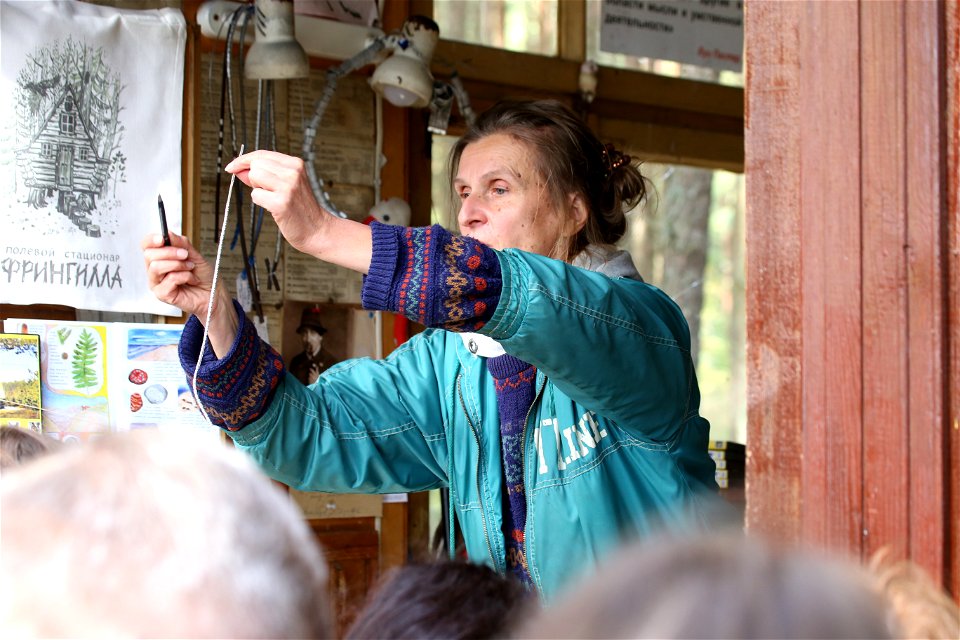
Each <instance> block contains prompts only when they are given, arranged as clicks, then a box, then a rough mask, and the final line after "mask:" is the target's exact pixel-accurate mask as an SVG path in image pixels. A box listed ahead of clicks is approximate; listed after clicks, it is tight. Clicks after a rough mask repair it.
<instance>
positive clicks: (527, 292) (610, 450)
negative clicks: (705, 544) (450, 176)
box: [181, 226, 716, 600]
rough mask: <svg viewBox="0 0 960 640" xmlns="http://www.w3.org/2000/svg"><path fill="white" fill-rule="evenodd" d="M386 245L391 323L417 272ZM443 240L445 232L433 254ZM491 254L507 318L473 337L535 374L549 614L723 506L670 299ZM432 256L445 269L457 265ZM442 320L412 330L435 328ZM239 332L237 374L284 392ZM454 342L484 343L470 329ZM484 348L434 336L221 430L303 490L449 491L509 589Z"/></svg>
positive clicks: (684, 340) (532, 460)
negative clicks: (631, 541)
mask: <svg viewBox="0 0 960 640" xmlns="http://www.w3.org/2000/svg"><path fill="white" fill-rule="evenodd" d="M385 229H392V228H391V227H386V226H381V228H380V229H379V230H378V229H375V235H374V240H375V258H374V260H375V262H378V261H379V262H380V263H383V264H387V265H390V264H392V263H395V264H397V265H399V266H397V267H396V268H394V267H389V266H388V267H387V269H388V270H389V271H393V272H394V273H391V274H390V278H389V279H390V281H391V283H392V285H391V287H392V289H391V287H386V288H384V290H383V291H380V292H376V291H375V292H372V293H371V289H373V288H374V287H372V286H371V283H370V282H366V283H365V285H364V289H365V291H364V302H365V305H367V306H375V307H378V308H389V307H390V305H389V304H388V302H387V298H389V297H390V296H391V294H390V291H394V292H396V290H397V286H398V283H400V282H402V281H403V280H404V277H405V276H404V275H403V273H402V271H403V270H402V269H401V267H402V265H403V264H404V263H405V262H406V263H407V264H412V263H413V262H415V261H414V260H413V259H412V258H410V259H405V258H403V257H401V259H400V260H394V258H393V257H392V255H390V256H389V259H387V260H381V257H382V256H380V257H378V251H380V252H381V254H382V252H383V251H384V250H383V249H382V247H381V248H378V246H380V245H384V244H385V243H386V244H390V243H389V242H387V241H386V240H385V238H387V236H388V235H390V234H391V233H392V232H387V231H384V230H385ZM441 233H442V230H439V229H438V228H434V230H433V235H434V236H438V235H441ZM392 237H396V240H395V241H394V242H395V243H396V244H398V245H401V246H400V247H399V249H398V248H397V247H396V246H394V247H388V248H387V249H386V250H385V251H386V252H387V254H390V252H391V251H392V252H394V253H396V251H398V250H399V251H400V252H401V253H403V246H402V245H403V243H404V240H403V237H402V236H401V235H397V234H394V235H393V236H392ZM444 237H446V236H444ZM415 239H416V238H415ZM450 242H460V243H463V242H464V239H462V238H453V239H452V240H450ZM477 244H479V243H477ZM484 250H485V251H486V252H488V254H489V255H493V256H495V261H496V263H497V264H496V265H495V267H497V268H498V269H497V270H498V271H499V276H500V283H501V284H500V286H499V287H494V288H498V289H499V291H498V292H494V293H498V295H499V299H498V300H496V299H495V296H494V300H493V301H494V302H495V305H491V306H493V307H494V308H493V309H492V310H489V312H488V313H487V315H486V316H484V318H485V319H484V320H483V321H482V322H477V323H475V324H474V325H472V326H473V327H476V326H479V330H478V333H480V334H482V335H484V336H489V337H490V338H493V339H494V340H496V341H497V342H499V344H500V345H501V346H502V347H503V349H504V350H505V351H506V352H507V353H510V354H511V355H513V356H515V357H517V358H520V359H522V360H524V361H526V362H528V363H530V364H533V365H534V366H535V367H536V369H537V378H536V399H535V400H534V403H533V406H532V407H531V409H530V412H529V415H528V416H527V420H526V426H525V430H524V448H523V452H524V453H523V467H524V482H525V487H526V500H527V520H526V528H525V531H524V537H525V545H526V556H527V563H528V566H529V568H530V574H531V577H532V579H533V582H534V584H535V585H536V587H537V589H538V590H539V591H540V592H541V594H542V595H543V596H544V598H545V599H546V600H549V599H550V598H551V596H553V595H554V594H556V592H557V591H558V590H559V589H561V588H562V587H563V586H564V585H565V584H566V583H567V581H568V580H570V579H572V578H574V577H576V576H577V575H578V574H580V573H581V572H583V571H586V570H589V569H590V568H592V567H593V566H594V565H595V564H596V563H597V561H598V560H599V559H600V558H601V557H602V556H604V555H605V554H606V553H607V552H609V551H611V550H613V549H615V548H616V546H617V545H618V544H619V543H620V542H621V541H622V540H623V539H624V538H629V537H632V536H637V535H645V534H648V533H651V532H653V531H658V530H661V529H664V528H666V529H678V528H682V529H686V528H689V527H690V526H691V525H693V526H699V525H701V524H703V522H702V520H703V517H702V516H703V513H704V511H705V509H706V507H707V501H708V499H709V497H708V496H706V495H704V494H708V493H712V492H713V491H714V490H715V488H716V483H715V481H714V464H713V462H712V460H711V459H710V457H709V456H708V454H707V440H708V429H709V426H708V423H707V421H706V420H704V419H703V418H702V417H700V415H699V413H698V407H699V402H700V397H699V390H698V387H697V381H696V376H695V374H694V368H693V364H692V361H691V358H690V351H689V347H690V338H689V331H688V329H687V324H686V321H685V320H684V317H683V314H682V313H681V311H680V309H679V308H678V307H677V305H676V304H675V303H674V302H673V301H672V300H670V298H669V297H667V296H666V295H665V294H664V293H662V292H661V291H660V290H658V289H657V288H655V287H653V286H650V285H648V284H645V283H643V282H642V281H639V280H634V279H628V278H611V277H608V276H607V275H603V274H601V273H597V272H592V271H588V270H585V269H581V268H578V267H574V266H571V265H569V264H566V263H563V262H560V261H557V260H552V259H549V258H545V257H543V256H538V255H533V254H529V253H525V252H522V251H516V250H506V251H498V252H494V251H493V250H491V249H488V248H485V249H484ZM414 253H415V252H414ZM446 253H447V254H449V253H450V252H449V251H447V252H446ZM432 255H434V256H435V258H436V259H435V260H434V261H437V260H440V261H442V260H443V258H442V256H443V255H445V254H444V251H443V250H442V249H439V250H436V251H435V252H434V253H433V254H432ZM408 258H409V256H408ZM427 262H429V260H428V261H427ZM461 263H462V261H461ZM381 266H382V265H381ZM447 266H448V267H449V266H450V265H449V264H448V265H447ZM375 271H376V269H375V268H374V265H372V266H371V273H370V276H368V278H375V277H377V275H378V274H377V273H375ZM454 271H456V270H454ZM458 273H459V272H457V273H455V275H457V274H458ZM380 275H382V274H380ZM447 275H448V277H447V280H450V277H449V272H447ZM407 276H409V270H408V272H407ZM414 279H416V278H414ZM454 279H455V280H457V278H454ZM407 280H409V277H407ZM493 280H496V279H495V278H494V279H492V280H491V281H493ZM457 281H459V280H457ZM488 284H489V283H488ZM484 288H486V285H484ZM485 293H486V294H489V293H490V292H489V291H486V292H485ZM377 297H380V298H382V299H381V300H379V301H378V300H376V299H375V298H377ZM484 300H485V301H487V302H489V301H490V300H491V298H489V297H487V298H484ZM448 302H449V301H433V302H431V304H434V305H435V308H442V307H443V306H444V305H445V304H447V303H448ZM447 306H449V304H447ZM468 306H469V305H468ZM473 306H474V307H477V306H478V305H477V304H476V302H474V303H473ZM402 308H403V306H402V305H401V309H402ZM420 308H421V310H422V309H423V308H424V305H420ZM429 308H430V304H428V305H427V309H428V311H427V312H426V314H424V313H421V314H419V315H417V314H412V315H414V319H417V320H420V321H423V320H424V319H426V320H427V321H428V322H427V323H429V321H430V318H429V315H430V312H429ZM241 317H243V316H242V314H241ZM242 324H243V328H242V329H241V335H240V336H239V337H238V340H237V343H236V344H235V345H234V349H233V350H232V351H231V353H230V354H228V355H227V357H226V358H225V359H224V360H225V361H229V360H231V359H233V360H234V361H238V360H242V361H244V362H252V363H254V364H249V365H248V366H247V368H248V369H249V370H250V371H253V372H254V373H253V374H252V375H254V377H255V378H256V379H270V375H269V373H268V374H263V371H264V370H269V369H271V368H273V369H275V370H282V363H279V362H278V360H279V358H278V357H276V356H275V352H274V353H273V355H267V356H266V357H257V356H256V355H254V356H251V355H250V354H251V352H254V351H257V350H258V349H259V350H260V351H265V350H264V349H263V348H262V347H263V343H259V341H258V340H256V338H255V337H253V336H252V334H251V332H253V329H252V326H251V325H250V323H249V321H247V320H246V319H245V318H243V319H242ZM445 326H450V325H449V323H448V324H447V325H445ZM456 328H459V329H461V330H462V329H464V328H471V327H470V326H467V325H466V324H464V323H463V322H460V323H458V324H457V326H456ZM188 333H190V334H194V333H195V331H187V330H186V329H185V331H184V334H185V338H184V339H185V341H186V342H188V343H189V342H190V341H191V340H192V341H193V342H194V344H192V345H191V344H186V345H185V344H181V357H182V359H183V361H184V365H185V369H187V370H188V373H192V366H189V367H187V363H190V362H191V356H192V357H193V360H192V362H196V360H195V357H196V352H197V351H198V349H199V345H197V344H195V343H196V338H195V337H193V338H190V339H188V338H187V334H188ZM245 336H246V337H245ZM257 343H259V344H260V346H259V347H258V346H257ZM467 344H469V345H470V346H469V347H468V346H467ZM474 344H475V343H473V342H471V341H469V340H464V339H462V338H461V335H458V334H457V333H454V332H452V331H448V330H444V329H427V330H426V331H424V332H423V333H421V334H418V335H416V336H414V337H413V338H411V339H410V340H409V341H408V342H406V343H404V344H403V345H401V346H400V347H399V348H397V349H396V350H395V351H394V352H393V353H391V354H390V355H389V356H388V357H387V358H385V359H383V360H371V359H366V358H364V359H356V360H349V361H346V362H342V363H340V364H338V365H336V366H334V367H332V368H331V369H329V370H327V371H326V372H324V374H323V375H321V377H320V379H319V380H318V381H317V383H315V384H314V385H312V386H310V387H305V386H303V385H302V384H300V382H299V381H297V380H296V379H295V378H293V377H292V376H291V375H289V374H283V375H281V376H277V378H275V379H274V380H273V382H270V383H269V384H268V386H270V387H272V388H271V389H270V390H269V394H266V393H261V394H260V397H261V398H266V399H264V400H262V401H258V402H247V403H246V404H247V405H251V406H254V409H253V415H257V417H256V419H255V420H253V421H252V422H249V423H245V424H242V426H241V425H239V424H234V425H233V426H230V422H231V418H229V417H226V416H224V419H223V420H222V422H225V423H226V425H225V426H227V428H229V429H235V430H231V431H229V435H230V436H231V437H232V438H233V440H234V442H235V443H236V444H237V446H239V447H240V448H242V449H244V450H245V451H246V452H247V453H249V454H250V455H251V456H252V457H253V458H254V459H255V460H256V461H257V462H258V463H259V464H260V465H261V466H262V467H263V468H264V469H265V470H266V471H267V472H268V473H269V475H271V476H272V477H273V478H275V479H277V480H279V481H281V482H283V483H286V484H288V485H290V486H292V487H294V488H296V489H300V490H304V491H327V492H334V493H351V492H354V493H394V492H409V491H423V490H428V489H436V488H441V487H448V488H449V490H450V499H451V506H452V509H453V510H454V511H455V512H456V517H457V519H458V521H459V523H460V526H461V529H462V531H463V537H464V541H465V543H466V548H467V553H468V555H469V557H470V559H471V560H472V561H475V562H484V563H487V564H490V565H492V566H493V567H495V568H496V569H497V570H498V571H500V572H505V570H506V559H505V549H504V540H503V533H502V515H503V508H504V507H503V505H504V500H503V491H504V489H503V486H502V484H503V482H502V478H503V470H502V466H501V465H502V462H501V455H500V429H499V417H498V412H497V404H496V394H495V390H494V384H493V379H492V377H491V376H490V374H489V373H488V371H487V368H486V366H485V364H484V361H483V358H482V357H480V356H478V355H475V353H474V352H472V351H476V349H475V348H473V349H471V347H473V346H474ZM258 361H259V364H255V363H256V362H258ZM204 366H205V367H208V366H209V367H211V371H215V370H216V368H217V367H218V366H221V363H217V362H216V361H215V359H214V358H213V357H212V356H207V357H205V364H204ZM224 371H225V370H222V369H221V374H220V375H219V378H218V375H217V374H207V375H206V378H207V379H206V380H203V378H204V376H205V374H204V373H203V371H201V375H200V376H199V377H198V383H199V382H204V385H202V386H203V388H205V389H207V391H205V392H204V391H202V392H201V399H203V400H207V398H211V399H212V397H213V396H212V395H211V390H213V391H214V392H216V391H215V390H216V389H217V388H218V387H217V385H218V384H225V383H223V379H224V378H230V377H232V378H237V377H238V376H237V375H234V374H230V375H226V374H224V373H223V372H224ZM241 377H242V376H241ZM254 386H256V385H254ZM220 388H221V391H220V392H221V393H222V390H223V387H220ZM205 394H206V395H205ZM254 395H255V394H254ZM267 395H268V397H267ZM211 401H212V400H211ZM225 413H229V411H227V412H225ZM211 415H213V416H214V417H215V418H217V417H218V416H220V415H221V414H218V413H217V412H216V411H211ZM241 422H245V421H243V420H241Z"/></svg>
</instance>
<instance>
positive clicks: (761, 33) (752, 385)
mask: <svg viewBox="0 0 960 640" xmlns="http://www.w3.org/2000/svg"><path fill="white" fill-rule="evenodd" d="M804 10H805V6H804V5H803V4H802V3H799V2H788V3H782V4H777V3H768V2H754V3H747V4H746V9H745V19H744V24H745V30H744V43H745V45H746V48H747V51H750V56H749V57H748V58H747V61H746V62H747V73H746V76H747V79H748V80H747V81H748V87H747V94H746V95H747V100H748V109H749V113H750V117H749V118H748V119H747V122H746V130H745V137H744V142H745V148H746V167H745V169H746V171H745V173H746V198H747V246H748V247H749V250H748V251H747V282H748V283H749V286H748V287H747V383H748V384H747V445H748V447H749V448H748V455H747V481H746V492H747V508H746V526H747V529H748V530H749V531H751V532H757V533H761V534H765V535H768V536H771V537H774V538H778V539H783V540H789V541H795V540H798V539H799V538H800V523H801V492H802V485H803V459H802V455H801V452H802V433H803V408H802V390H803V369H802V366H801V359H802V355H803V340H802V337H801V330H802V326H803V321H802V317H801V306H800V304H798V301H799V300H801V299H802V296H801V291H800V270H801V258H802V255H803V253H802V250H801V246H800V224H801V217H800V205H801V200H800V158H799V156H798V154H797V149H799V147H800V139H801V133H802V131H801V127H800V117H799V113H798V105H797V101H798V100H797V93H798V90H799V86H800V60H799V57H798V56H797V52H798V49H799V32H798V29H797V27H796V25H797V24H799V22H800V20H801V17H802V14H803V12H804Z"/></svg>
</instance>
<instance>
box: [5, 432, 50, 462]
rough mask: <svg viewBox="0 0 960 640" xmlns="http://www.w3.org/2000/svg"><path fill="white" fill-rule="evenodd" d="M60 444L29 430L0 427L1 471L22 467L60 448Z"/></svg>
mask: <svg viewBox="0 0 960 640" xmlns="http://www.w3.org/2000/svg"><path fill="white" fill-rule="evenodd" d="M59 446H60V442H59V441H58V440H54V439H53V438H50V437H48V436H43V435H40V434H38V433H34V432H33V431H30V430H29V429H21V428H20V427H11V426H8V425H4V426H2V427H0V469H10V468H12V467H17V466H20V465H22V464H24V463H26V462H28V461H30V460H33V459H34V458H39V457H40V456H42V455H45V454H46V453H48V452H50V451H53V450H54V449H57V448H59Z"/></svg>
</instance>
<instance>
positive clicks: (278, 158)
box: [224, 149, 303, 173]
mask: <svg viewBox="0 0 960 640" xmlns="http://www.w3.org/2000/svg"><path fill="white" fill-rule="evenodd" d="M256 162H271V163H273V164H276V165H279V166H285V167H287V168H289V169H297V168H298V167H302V166H303V160H302V159H300V158H298V157H296V156H289V155H287V154H285V153H279V152H277V151H267V150H266V149H259V150H257V151H251V152H250V153H245V154H243V155H242V156H237V157H236V158H234V159H233V160H231V161H230V163H229V164H227V166H226V167H224V170H225V171H227V172H228V173H239V172H240V171H244V170H249V169H250V166H251V165H252V164H254V163H256Z"/></svg>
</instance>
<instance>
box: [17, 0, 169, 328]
mask: <svg viewBox="0 0 960 640" xmlns="http://www.w3.org/2000/svg"><path fill="white" fill-rule="evenodd" d="M186 34H187V30H186V21H185V20H184V18H183V15H182V14H181V13H180V12H179V11H178V10H175V9H160V10H153V11H133V10H124V9H114V8H108V7H101V6H95V5H91V4H87V3H83V2H69V1H64V2H8V1H3V2H0V73H2V83H3V84H2V90H0V138H2V141H3V142H2V145H0V219H2V221H3V222H2V232H0V302H7V303H13V304H38V303H50V304H64V305H69V306H73V307H77V308H80V309H93V310H99V311H127V312H139V313H156V314H162V315H180V312H179V311H178V310H176V309H174V308H173V307H171V306H169V305H166V304H163V303H161V302H159V301H157V300H156V298H154V296H153V295H152V294H151V293H150V290H149V289H148V288H147V280H146V271H145V268H144V264H143V258H142V256H141V254H140V239H141V238H142V237H143V236H144V235H146V234H147V233H149V232H151V231H153V232H159V230H160V223H159V220H158V215H157V195H158V194H161V195H162V196H163V200H164V203H165V205H166V212H167V220H168V224H169V227H170V229H171V230H173V231H176V232H179V231H180V229H181V220H182V215H181V211H180V202H181V201H182V197H181V183H180V157H181V118H182V114H183V70H184V54H185V50H186Z"/></svg>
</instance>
